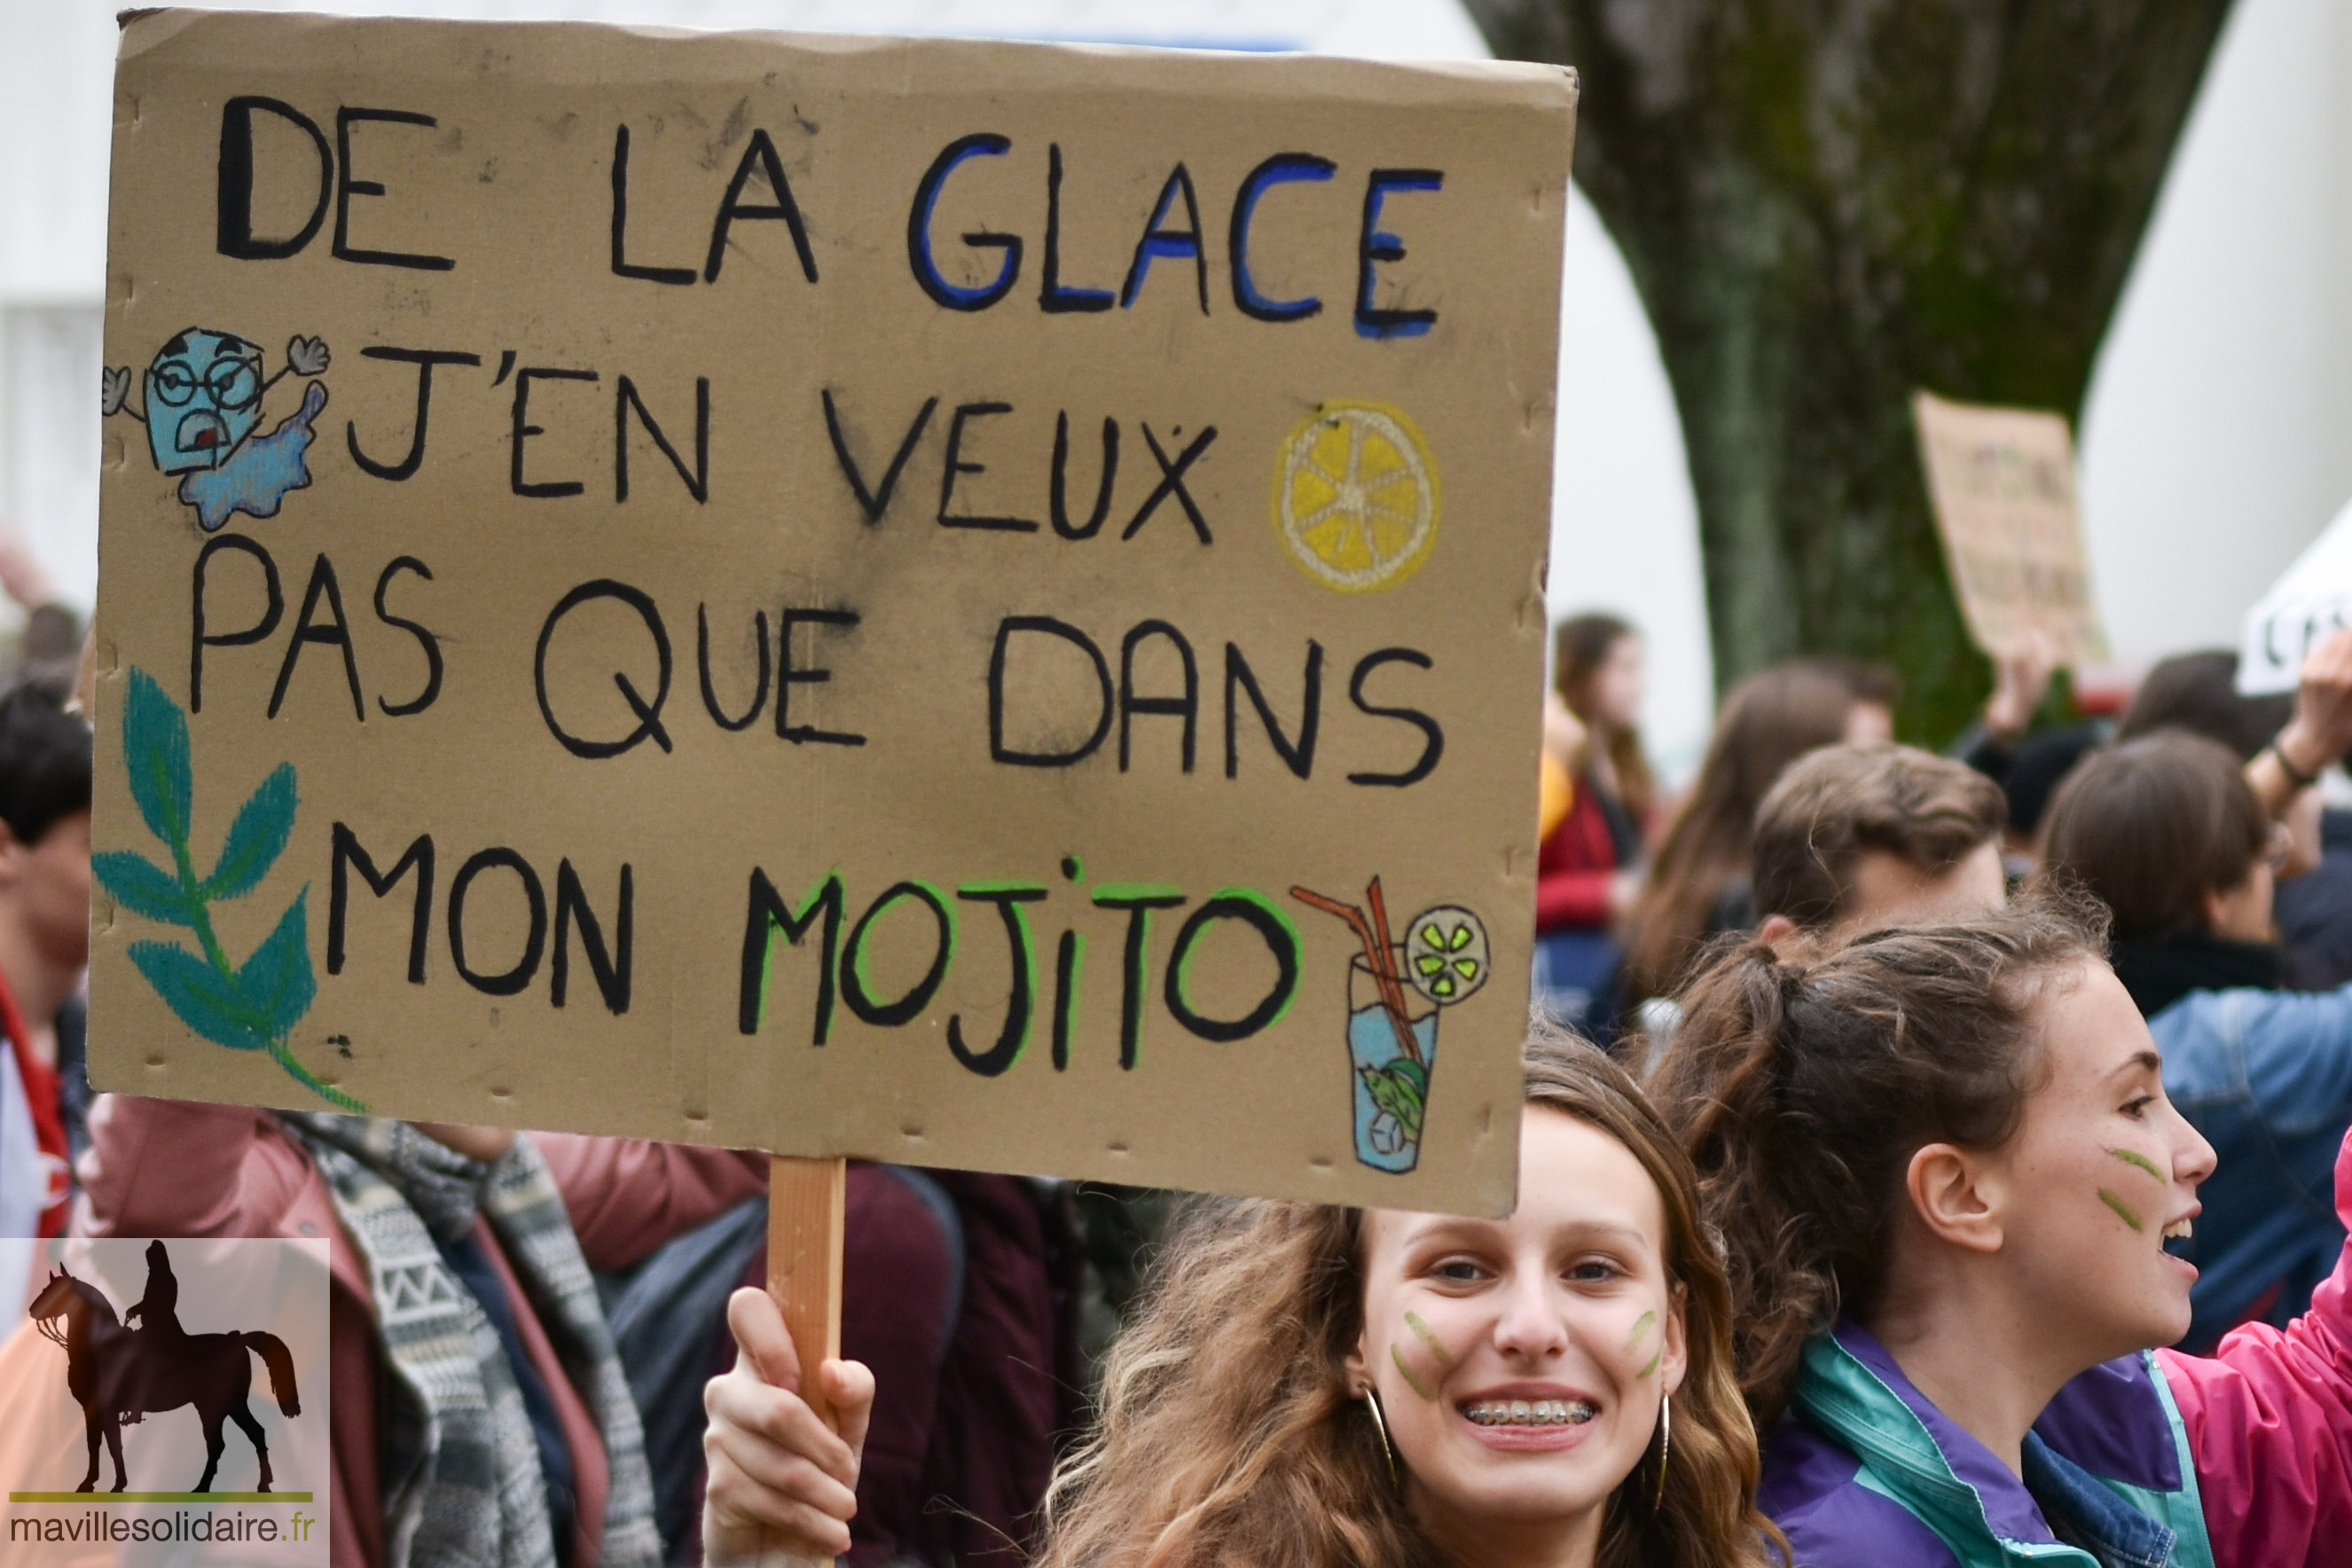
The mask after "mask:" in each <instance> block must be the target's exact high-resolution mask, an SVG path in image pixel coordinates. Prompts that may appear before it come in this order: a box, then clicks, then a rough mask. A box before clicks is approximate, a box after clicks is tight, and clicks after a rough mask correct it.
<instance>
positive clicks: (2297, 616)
mask: <svg viewBox="0 0 2352 1568" xmlns="http://www.w3.org/2000/svg"><path fill="white" fill-rule="evenodd" d="M2342 626H2352V503H2347V504H2346V506H2345V507H2344V509H2343V510H2341V511H2339V512H2337V513H2336V517H2335V520H2334V521H2331V522H2329V523H2328V525H2327V526H2326V528H2325V529H2324V530H2322V531H2321V532H2320V535H2319V537H2318V538H2317V539H2315V540H2313V541H2312V542H2311V543H2310V544H2309V545H2308V546H2306V547H2305V550H2304V552H2303V553H2302V554H2300V555H2298V556H2296V557H2295V558H2294V564H2293V565H2292V566H2289V567H2288V568H2287V569H2286V571H2285V572H2284V573H2283V574H2280V577H2279V580H2278V581H2277V582H2276V583H2273V584H2271V588H2270V591H2269V592H2268V593H2266V594H2264V595H2263V596H2262V597H2261V598H2259V599H2257V600H2255V601H2254V607H2253V608H2252V609H2251V610H2249V611H2247V612H2246V629H2245V635H2244V637H2243V639H2242V641H2241V643H2240V645H2239V651H2238V689H2239V690H2240V691H2242V692H2244V693H2245V694H2246V695H2247V696H2249V697H2266V696H2269V695H2270V694H2272V693H2273V692H2278V691H2293V690H2294V689H2295V687H2296V686H2298V685H2299V684H2301V681H2302V677H2303V659H2304V656H2305V654H2307V653H2309V652H2310V651H2311V650H2312V648H2313V647H2315V646H2316V645H2317V644H2319V643H2320V642H2322V641H2324V640H2326V637H2328V635H2329V634H2330V633H2332V632H2335V631H2336V630H2337V629H2338V628H2339V627H2342Z"/></svg>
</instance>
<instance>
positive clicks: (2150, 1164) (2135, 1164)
mask: <svg viewBox="0 0 2352 1568" xmlns="http://www.w3.org/2000/svg"><path fill="white" fill-rule="evenodd" d="M2107 1152H2108V1153H2110V1154H2113V1155H2114V1156H2115V1157H2116V1159H2118V1160H2121V1161H2122V1162H2123V1163H2125V1164H2126V1165H2129V1166H2131V1167H2132V1168H2133V1169H2135V1170H2139V1171H2146V1172H2147V1173H2148V1174H2149V1175H2151V1176H2154V1177H2155V1178H2156V1179H2157V1180H2158V1181H2159V1182H2161V1181H2163V1180H2164V1179H2165V1175H2164V1173H2163V1172H2162V1171H2159V1170H2158V1169H2157V1168H2156V1162H2155V1161H2153V1160H2151V1159H2149V1158H2148V1157H2147V1155H2145V1154H2143V1153H2140V1152H2138V1151H2137V1150H2133V1149H2110V1150H2108V1151H2107Z"/></svg>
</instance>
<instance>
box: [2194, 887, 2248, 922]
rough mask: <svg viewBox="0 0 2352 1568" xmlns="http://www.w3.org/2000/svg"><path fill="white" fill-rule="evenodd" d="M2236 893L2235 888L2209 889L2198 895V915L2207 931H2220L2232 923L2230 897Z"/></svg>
mask: <svg viewBox="0 0 2352 1568" xmlns="http://www.w3.org/2000/svg"><path fill="white" fill-rule="evenodd" d="M2240 886H2243V884H2240ZM2235 891H2237V889H2235V888H2208V889H2205V890H2204V891H2203V892H2201V893H2200V894H2198V895H2197V915H2198V918H2199V919H2200V920H2202V921H2204V922H2205V929H2206V930H2207V931H2220V930H2221V929H2222V928H2223V927H2225V926H2227V925H2228V924H2229V923H2230V895H2231V893H2233V892H2235Z"/></svg>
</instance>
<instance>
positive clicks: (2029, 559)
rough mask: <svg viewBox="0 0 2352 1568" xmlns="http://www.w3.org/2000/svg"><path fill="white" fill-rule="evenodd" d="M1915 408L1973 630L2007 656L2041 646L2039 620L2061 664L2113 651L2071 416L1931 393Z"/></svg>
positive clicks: (1948, 556)
mask: <svg viewBox="0 0 2352 1568" xmlns="http://www.w3.org/2000/svg"><path fill="white" fill-rule="evenodd" d="M1911 411H1912V414H1913V416H1914V417H1915V419H1916V422H1917V425H1918V430H1919V451H1920V456H1921V459H1922V460H1923V461H1924V462H1925V463H1926V465H1927V489H1928V493H1929V495H1930V497H1931V498H1932V499H1933V500H1934V501H1935V506H1936V522H1937V529H1938V531H1940V532H1941V534H1942V535H1943V540H1944V559H1945V562H1946V563H1947V564H1948V566H1949V567H1950V568H1951V574H1952V584H1953V587H1954V589H1955V591H1956V592H1958V595H1959V596H1960V611H1961V614H1962V616H1964V617H1965V618H1966V619H1967V621H1968V626H1969V637H1971V638H1972V639H1973V640H1974V641H1975V643H1976V645H1977V646H1978V647H1980V648H1982V649H1983V650H1984V651H1985V652H1987V653H1989V654H1990V655H1992V656H1993V657H1994V658H2002V657H2005V656H2009V655H2014V654H2021V653H2025V652H2027V651H2029V649H2030V648H2031V647H2032V637H2033V635H2034V633H2036V632H2037V631H2038V632H2040V633H2041V634H2042V637H2044V638H2045V639H2047V642H2048V646H2049V648H2050V652H2051V655H2052V656H2053V658H2055V659H2056V661H2057V662H2058V663H2059V664H2061V665H2065V666H2073V665H2079V664H2084V663H2095V662H2097V661H2099V660H2102V659H2104V658H2106V657H2107V635H2106V632H2105V629H2104V628H2103V627H2102V626H2101V625H2100V623H2099V609H2098V605H2097V604H2096V603H2095V601H2094V600H2093V598H2092V596H2091V569H2090V560H2089V557H2088V555H2087V554H2086V553H2085V552H2084V548H2083V521H2082V512H2081V510H2080V508H2079V506H2078V505H2077V502H2076V500H2075V494H2074V438H2073V437H2072V436H2071V435H2070V434H2069V433H2068V431H2067V428H2066V421H2065V420H2064V418H2063V417H2062V416H2059V415H2056V414H2049V413H2043V412H2041V411H2038V410H2034V409H2028V408H1991V407H1986V406H1984V405H1978V404H1968V403H1948V402H1946V401H1945V400H1944V399H1942V398H1940V397H1937V396H1935V395H1932V394H1929V393H1926V392H1920V393H1916V394H1914V395H1913V396H1912V399H1911Z"/></svg>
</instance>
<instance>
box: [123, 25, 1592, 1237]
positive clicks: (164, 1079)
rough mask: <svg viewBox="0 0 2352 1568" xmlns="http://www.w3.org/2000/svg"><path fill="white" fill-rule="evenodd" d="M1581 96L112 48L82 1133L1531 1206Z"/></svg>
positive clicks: (1198, 75) (864, 42)
mask: <svg viewBox="0 0 2352 1568" xmlns="http://www.w3.org/2000/svg"><path fill="white" fill-rule="evenodd" d="M1574 102H1575V85H1574V79H1573V77H1572V76H1571V75H1570V74H1569V73H1566V72H1563V71H1559V70H1557V69H1550V68H1535V67H1525V66H1507V65H1494V66H1477V67H1469V66H1444V67H1402V66H1392V65H1375V64H1370V63H1362V62H1349V61H1338V60H1327V59H1301V58H1245V57H1213V56H1197V55H1193V56H1187V55H1173V54H1160V53H1155V52H1150V51H1137V50H1119V49H1106V48H1084V49H1081V48H1062V47H1024V46H1013V45H999V44H971V43H951V42H937V41H928V42H906V41H898V40H887V39H841V38H821V37H782V36H733V37H716V36H688V35H670V34H653V33H646V32H630V31H624V30H619V29H610V28H601V27H593V26H505V25H501V26H487V25H472V24H457V23H429V22H407V21H378V20H364V21H355V20H327V19H320V18H310V17H297V16H237V15H227V14H215V15H205V14H197V13H187V12H179V13H170V12H167V13H161V14H156V15H152V16H145V17H142V18H141V19H139V20H137V21H135V22H133V23H132V24H131V26H129V28H128V29H127V30H126V32H125V34H124V37H123V58H122V63H121V69H120V73H119V75H118V79H117V86H116V138H115V151H114V173H113V182H114V183H113V205H112V235H111V253H110V260H109V288H108V307H109V309H108V318H107V363H108V365H109V367H110V369H109V373H108V397H109V405H110V410H112V411H111V412H110V415H109V416H108V418H107V421H106V425H105V430H106V437H105V439H106V462H105V477H104V492H103V498H104V499H103V505H104V511H103V523H102V531H101V536H100V567H101V584H100V609H99V639H100V643H99V647H100V670H101V678H100V697H99V710H98V715H97V721H98V731H99V757H98V798H97V824H96V832H97V838H98V845H99V848H100V859H99V865H98V872H99V879H100V892H99V893H98V895H97V897H96V899H95V907H94V910H93V916H92V919H93V925H94V934H95V941H94V942H93V955H92V977H91V991H92V1027H91V1068H92V1076H93V1078H94V1079H96V1080H97V1081H98V1083H99V1084H100V1086H101V1087H105V1088H109V1089H121V1090H125V1091H131V1092H138V1093H143V1094H163V1095H176V1096H182V1097H187V1098H193V1099H206V1100H229V1101H239V1102H249V1103H258V1104H271V1105H283V1106H298V1107H313V1108H315V1107H319V1106H321V1105H323V1104H327V1103H331V1102H334V1101H336V1100H338V1099H339V1098H341V1099H346V1100H350V1101H353V1102H358V1103H363V1104H364V1105H366V1106H367V1107H368V1108H370V1109H371V1110H375V1111H378V1112H382V1113H385V1114H393V1115H400V1116H408V1117H420V1118H435V1119H444V1120H453V1121H476V1122H496V1123H504V1124H508V1125H515V1126H523V1127H535V1128H562V1129H570V1130H577V1131H589V1132H613V1133H631V1134H638V1135H643V1136H647V1137H653V1138H662V1139H672V1140H679V1141H685V1142H705V1143H717V1144H725V1145H732V1146H740V1147H761V1148H767V1149H771V1150H775V1151H780V1152H789V1153H798V1154H811V1155H818V1154H837V1153H846V1154H854V1155H862V1156H871V1157H876V1158H881V1159H888V1160H898V1161H904V1162H908V1163H921V1164H942V1165H961V1166H971V1167H979V1168H992V1169H1003V1170H1014V1171H1025V1172H1036V1173H1054V1174H1062V1175H1086V1176H1097V1177H1105V1178H1111V1179H1116V1180H1119V1181H1128V1182H1138V1183H1153V1184H1171V1185H1179V1186H1187V1187H1196V1188H1203V1189H1210V1190H1223V1191H1241V1192H1262V1193H1267V1194H1291V1195H1297V1196H1302V1197H1309V1198H1317V1199H1328V1200H1335V1201H1347V1202H1366V1203H1382V1204H1402V1205H1419V1206H1424V1207H1444V1208H1454V1209H1463V1210H1470V1209H1482V1210H1486V1211H1490V1212H1491V1211H1498V1210H1500V1209H1501V1208H1503V1207H1505V1206H1506V1205H1507V1204H1508V1203H1509V1201H1510V1197H1511V1194H1512V1190H1513V1177H1514V1172H1515V1165H1516V1142H1517V1124H1518V1116H1517V1105H1518V1101H1519V1092H1520V1091H1519V1079H1518V1065H1517V1063H1518V1045H1519V1041H1520V1038H1521V1035H1522V1029H1523V1024H1524V1020H1525V1016H1526V997H1527V981H1528V942H1529V935H1530V930H1531V926H1532V919H1531V911H1532V905H1533V879H1534V865H1535V843H1534V834H1535V811H1536V780H1537V767H1536V749H1537V740H1538V693H1539V691H1540V687H1541V680H1542V666H1543V639H1544V632H1545V622H1544V612H1543V599H1542V594H1541V585H1540V578H1541V562H1542V555H1543V551H1544V544H1545V539H1546V536H1547V533H1548V522H1549V516H1550V468H1551V452H1552V418H1553V415H1552V406H1553V405H1552V397H1553V374H1554V363H1555V354H1556V342H1555V338H1556V331H1557V322H1558V320H1559V257H1560V241H1561V232H1562V207H1561V204H1562V201H1563V198H1564V194H1565V182H1566V178H1567V173H1568V164H1569V153H1570V138H1571V131H1572V124H1573V115H1574ZM1237 258H1238V260H1239V264H1240V265H1239V268H1238V270H1237V268H1236V259H1237ZM142 416H143V419H144V427H143V428H142V425H141V419H142ZM1114 431H1115V436H1114ZM1114 439H1115V440H1116V468H1115V471H1112V470H1111V461H1110V455H1111V452H1112V442H1113V440H1114ZM224 453H226V454H227V455H226V458H224V457H223V456H222V454H224ZM1057 454H1058V456H1057ZM1057 476H1058V482H1057ZM182 737H184V740H183V739H182ZM428 841H429V842H428ZM1375 878H1378V879H1379V880H1380V886H1381V895H1382V902H1383V903H1384V906H1385V913H1386V916H1387V919H1388V922H1389V926H1390V931H1391V948H1390V961H1389V963H1387V964H1385V965H1383V966H1382V970H1383V973H1374V972H1373V970H1372V968H1371V966H1370V963H1369V962H1368V960H1367V959H1366V957H1365V955H1366V954H1367V952H1370V951H1372V950H1373V949H1376V948H1377V947H1378V945H1379V944H1378V942H1377V941H1375V942H1373V943H1371V944H1370V946H1369V947H1368V945H1367V944H1366V943H1364V942H1360V940H1359V938H1358V936H1357V934H1356V932H1355V930H1354V928H1353V926H1352V924H1351V923H1350V921H1349V920H1348V919H1345V918H1342V915H1341V914H1334V913H1331V912H1327V911H1326V910H1324V909H1323V908H1320V907H1318V905H1317V904H1316V902H1315V901H1314V900H1308V899H1303V898H1301V897H1298V896H1296V895H1294V893H1293V891H1292V889H1295V888H1296V889H1306V890H1307V891H1308V892H1310V893H1313V894H1317V895H1319V896H1321V897H1322V898H1323V899H1325V900H1333V901H1336V902H1337V903H1338V904H1339V905H1342V906H1351V907H1354V908H1357V909H1360V910H1364V911H1366V913H1367V915H1369V913H1370V909H1371V900H1370V898H1369V897H1368V891H1367V889H1368V887H1369V885H1370V883H1371V882H1372V880H1373V879H1375ZM428 881H429V888H428V887H427V885H426V884H427V883H428ZM1463 911H1467V912H1468V914H1469V915H1470V916H1472V917H1475V918H1471V919H1465V918H1463ZM1424 913H1426V914H1427V915H1428V917H1429V918H1427V919H1423V918H1420V917H1422V916H1423V914H1424ZM1390 971H1398V972H1401V973H1388V972H1390ZM1416 982H1417V983H1416ZM1441 1022H1442V1024H1443V1027H1442V1028H1441V1027H1440V1023H1441Z"/></svg>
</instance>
